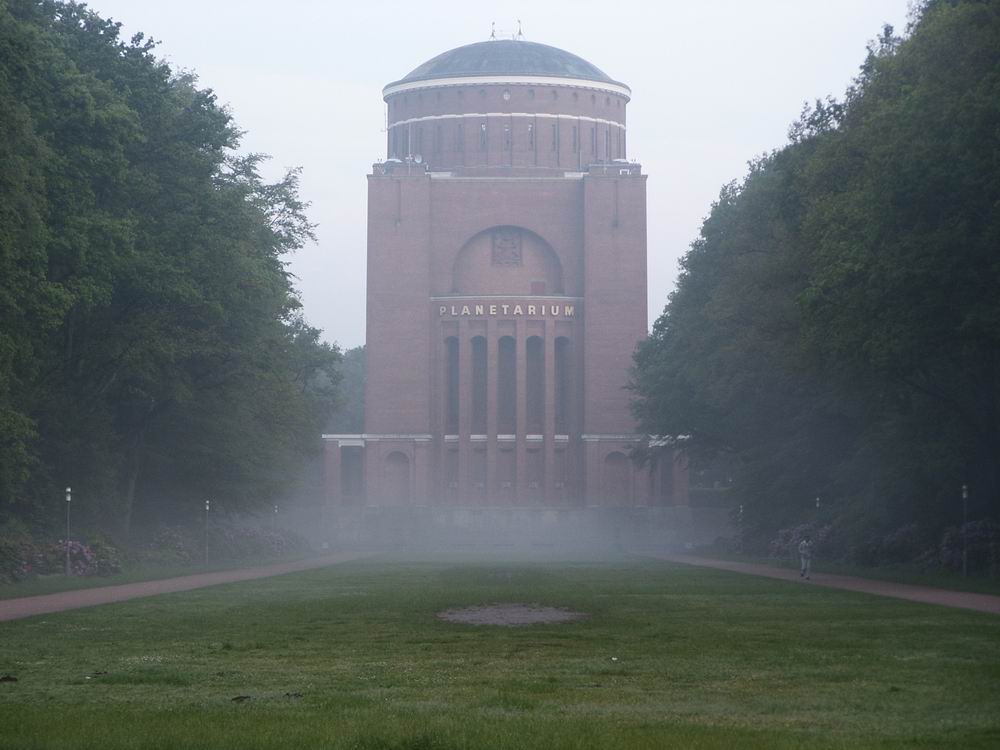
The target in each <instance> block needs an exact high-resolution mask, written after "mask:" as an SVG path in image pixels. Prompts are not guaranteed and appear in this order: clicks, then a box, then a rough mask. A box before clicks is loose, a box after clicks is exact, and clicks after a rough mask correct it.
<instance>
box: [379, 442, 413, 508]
mask: <svg viewBox="0 0 1000 750" xmlns="http://www.w3.org/2000/svg"><path fill="white" fill-rule="evenodd" d="M383 490H384V496H385V502H386V504H387V505H408V504H409V502H410V459H409V457H408V456H407V455H406V454H405V453H403V452H402V451H393V452H392V453H390V454H389V455H388V456H386V457H385V473H384V482H383Z"/></svg>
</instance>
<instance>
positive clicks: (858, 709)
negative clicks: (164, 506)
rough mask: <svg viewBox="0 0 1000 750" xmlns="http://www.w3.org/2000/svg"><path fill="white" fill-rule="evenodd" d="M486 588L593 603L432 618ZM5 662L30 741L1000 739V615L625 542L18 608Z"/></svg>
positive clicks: (821, 742)
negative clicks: (647, 555)
mask: <svg viewBox="0 0 1000 750" xmlns="http://www.w3.org/2000/svg"><path fill="white" fill-rule="evenodd" d="M489 602H528V603H540V604H550V605H557V606H567V607H571V608H574V609H577V610H582V611H584V612H587V613H588V614H589V617H588V618H587V619H585V620H583V621H578V622H572V623H567V624H561V625H535V626H529V627H522V628H498V627H489V626H480V627H473V626H464V625H457V624H450V623H445V622H442V621H440V620H438V619H437V618H436V617H435V613H436V612H437V611H439V610H441V609H445V608H449V607H456V606H465V605H471V604H481V603H489ZM612 657H615V658H616V659H617V660H616V661H614V660H612ZM2 673H10V674H12V675H15V676H16V677H17V678H18V681H17V682H12V683H0V747H4V748H18V750H29V749H31V748H74V749H76V748H83V749H85V748H95V749H96V748H101V750H112V749H114V748H147V747H148V748H175V747H177V748H222V749H226V748H233V749H234V750H235V749H237V748H238V749H239V750H252V749H254V748H289V749H291V748H295V749H298V748H341V747H343V748H362V749H372V750H375V749H386V750H388V749H390V748H397V749H399V750H404V749H407V748H408V749H410V750H436V749H450V748H510V749H511V750H514V749H520V748H546V749H548V748H600V749H601V750H607V749H610V748H665V747H677V748H727V749H728V748H743V747H750V748H788V747H808V748H827V747H837V748H858V747H880V748H889V747H901V748H902V747H906V748H914V747H920V748H940V747H956V748H980V747H981V748H995V747H998V746H1000V618H997V617H995V616H991V615H986V614H979V613H973V612H965V611H959V610H951V609H946V608H943V607H932V606H929V605H920V604H914V603H909V602H903V601H895V600H891V599H881V598H875V597H869V596H865V595H861V594H852V593H847V592H838V591H834V590H830V589H824V588H819V587H812V586H810V585H808V584H799V583H798V582H796V583H787V582H782V581H772V580H767V579H762V578H754V577H750V576H742V575H738V574H732V573H725V572H720V571H710V570H704V569H698V568H689V567H684V566H678V565H672V564H669V563H665V562H653V561H644V560H637V559H627V558H621V559H618V560H612V561H606V562H599V563H598V562H593V563H559V562H534V563H505V562H502V561H490V562H483V563H472V562H467V561H461V560H458V559H451V560H445V561H439V562H427V561H424V562H407V561H402V560H389V559H381V560H377V561H359V562H353V563H346V564H343V565H339V566H336V567H332V568H328V569H324V570H317V571H309V572H305V573H296V574H292V575H286V576H281V577H277V578H270V579H266V580H260V581H251V582H245V583H239V584H231V585H226V586H218V587H213V588H208V589H202V590H199V591H194V592H187V593H183V594H171V595H166V596H160V597H153V598H149V599H143V600H137V601H132V602H126V603H122V604H115V605H107V606H102V607H95V608H91V609H83V610H77V611H74V612H68V613H64V614H60V615H44V616H40V617H35V618H30V619H26V620H20V621H15V622H8V623H0V674H2ZM240 695H245V696H250V699H249V700H247V701H245V702H242V703H234V702H233V701H232V698H233V697H235V696H240Z"/></svg>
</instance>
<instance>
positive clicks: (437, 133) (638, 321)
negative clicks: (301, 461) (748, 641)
mask: <svg viewBox="0 0 1000 750" xmlns="http://www.w3.org/2000/svg"><path fill="white" fill-rule="evenodd" d="M630 95H631V92H630V89H629V88H628V86H626V85H625V84H623V83H620V82H617V81H615V80H612V79H611V78H610V77H608V76H607V75H606V74H605V73H603V72H602V71H601V70H600V69H598V68H597V67H595V66H594V65H592V64H590V63H589V62H587V61H585V60H583V59H581V58H579V57H577V56H575V55H572V54H570V53H568V52H565V51H563V50H560V49H556V48H554V47H549V46H546V45H542V44H536V43H532V42H526V41H521V40H491V41H487V42H482V43H478V44H470V45H467V46H464V47H459V48H457V49H453V50H451V51H449V52H445V53H444V54H442V55H439V56H437V57H435V58H433V59H432V60H430V61H428V62H426V63H424V64H423V65H421V66H419V67H418V68H416V69H415V70H414V71H413V72H411V73H410V74H409V75H407V76H406V77H405V78H402V79H400V80H398V81H395V82H393V83H390V84H389V85H388V86H386V87H385V89H383V97H384V99H385V102H386V106H387V111H388V115H387V116H388V121H387V124H388V127H387V141H388V142H387V158H386V160H385V161H382V162H379V163H377V164H375V165H374V168H373V171H372V174H370V175H369V176H368V308H367V345H366V398H365V410H366V415H365V432H364V434H361V435H324V440H325V441H326V466H327V495H328V497H327V501H328V505H329V507H330V509H331V512H332V513H333V514H334V517H336V518H338V519H340V527H341V528H343V526H344V519H346V518H348V517H350V518H354V519H357V518H358V517H359V513H360V514H361V515H366V516H367V517H368V518H369V520H370V519H371V518H372V517H373V515H374V516H378V515H381V516H385V515H386V510H387V509H389V508H399V507H400V506H405V507H406V508H409V509H410V510H409V512H408V514H406V517H407V518H408V519H410V521H409V522H415V521H413V519H415V518H418V516H419V515H420V514H419V513H417V511H418V509H425V512H424V513H423V515H424V516H427V517H428V518H433V519H436V521H435V522H436V523H439V524H445V525H447V524H451V523H457V524H458V525H459V526H461V525H462V524H463V523H467V522H468V519H469V518H470V517H473V516H470V515H469V511H476V513H475V514H474V517H475V518H476V519H478V520H477V523H479V524H481V525H484V526H489V525H491V524H495V523H500V522H501V521H499V520H498V519H502V518H508V519H509V518H510V513H509V511H510V510H512V509H516V510H518V511H524V512H528V513H529V514H530V512H532V511H535V512H537V511H545V513H544V517H545V518H546V519H548V520H549V521H553V519H556V520H555V521H554V523H559V521H558V518H559V517H560V513H562V515H564V516H565V515H566V514H567V513H570V512H579V511H581V510H585V509H595V508H597V509H608V508H629V509H648V508H655V507H677V506H682V507H683V506H686V505H687V474H686V470H685V466H684V464H683V460H682V459H681V458H674V459H673V460H668V461H660V462H659V464H658V465H657V466H656V468H655V470H652V471H650V470H649V469H640V468H638V467H636V466H635V465H634V464H633V462H632V461H631V460H630V459H629V456H628V452H629V450H630V449H631V448H632V447H633V446H635V445H636V444H637V443H639V441H641V440H642V439H643V438H642V437H641V436H639V435H636V434H635V426H634V423H633V420H632V418H631V416H630V414H629V408H628V401H629V394H628V392H627V391H626V390H625V385H626V383H627V381H628V369H629V367H630V365H631V362H632V353H633V350H634V349H635V346H636V344H637V342H638V341H639V340H640V339H642V338H643V337H644V336H645V335H646V325H647V311H646V176H645V175H643V174H641V170H640V166H639V165H638V164H636V163H634V162H631V161H629V160H628V158H627V155H626V154H627V151H626V143H627V136H626V133H627V131H626V108H627V105H628V103H629V99H630ZM646 439H647V440H648V437H647V438H646ZM505 510H506V511H508V512H507V513H506V515H504V514H502V513H501V514H499V515H498V514H497V512H499V511H505ZM456 511H460V512H456ZM550 511H556V512H555V513H552V512H550ZM484 512H485V515H484ZM396 515H397V517H398V516H399V514H398V513H397V514H396ZM456 519H458V520H457V521H456ZM461 519H466V520H465V521H463V520H461Z"/></svg>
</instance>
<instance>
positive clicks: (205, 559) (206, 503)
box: [203, 500, 212, 568]
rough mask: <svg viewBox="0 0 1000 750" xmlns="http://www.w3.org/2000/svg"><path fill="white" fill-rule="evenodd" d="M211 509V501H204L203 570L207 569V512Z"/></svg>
mask: <svg viewBox="0 0 1000 750" xmlns="http://www.w3.org/2000/svg"><path fill="white" fill-rule="evenodd" d="M211 507H212V501H211V500H206V501H205V529H204V531H205V548H204V560H203V567H205V568H207V567H208V511H209V510H210V509H211Z"/></svg>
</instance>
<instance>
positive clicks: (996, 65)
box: [634, 0, 1000, 554]
mask: <svg viewBox="0 0 1000 750" xmlns="http://www.w3.org/2000/svg"><path fill="white" fill-rule="evenodd" d="M789 135H790V138H791V141H792V142H791V143H790V144H789V145H788V146H786V147H785V148H784V149H781V150H780V151H778V152H776V153H773V154H771V155H768V156H766V157H764V158H761V159H759V160H758V161H756V162H754V163H753V164H751V169H750V172H749V175H748V176H747V178H746V179H745V180H744V181H743V183H742V184H739V185H735V184H734V185H730V186H727V187H726V188H725V189H724V190H723V192H722V194H721V196H720V198H719V201H718V202H717V203H716V204H715V205H714V207H713V210H712V212H711V215H710V216H709V218H708V219H707V220H706V222H705V224H704V226H703V228H702V232H701V237H700V238H699V239H698V240H697V241H696V242H695V243H694V244H693V246H692V248H691V250H690V252H689V253H688V254H687V256H686V257H685V259H684V262H683V272H682V276H681V279H680V283H679V286H678V289H677V291H676V292H675V293H674V294H673V296H672V297H671V299H670V301H669V303H668V305H667V308H666V310H665V311H664V313H663V315H662V317H661V318H660V319H659V320H658V321H657V323H656V325H655V327H654V331H653V335H652V336H651V337H650V339H649V340H648V341H646V342H645V343H644V344H643V345H642V346H641V347H640V350H639V352H638V354H637V357H636V366H635V371H634V372H635V374H634V388H635V391H636V400H635V413H636V415H637V417H638V418H639V420H640V422H641V423H642V425H643V427H644V428H645V429H646V430H648V431H649V432H651V433H653V434H690V435H692V436H693V440H692V441H691V445H692V449H693V450H694V451H695V453H696V454H697V453H699V452H700V453H701V454H707V455H715V454H717V453H719V452H720V451H726V452H729V453H731V454H732V455H733V457H734V463H735V464H736V467H737V468H736V488H737V489H738V490H739V492H738V494H739V496H740V497H741V499H742V500H743V501H744V502H745V503H746V506H747V507H746V512H745V514H744V522H745V528H746V530H747V532H748V534H749V535H750V536H751V537H754V536H755V535H756V536H757V538H758V539H759V540H762V539H764V538H765V536H766V535H767V534H768V533H770V532H773V530H775V529H778V528H782V527H787V526H790V525H794V524H796V523H800V522H803V521H811V520H814V517H815V516H816V515H817V514H819V515H821V516H822V517H823V518H824V519H826V521H832V522H833V523H834V524H835V526H836V527H837V530H838V534H837V536H839V537H840V538H841V539H847V540H849V539H856V540H858V541H859V543H860V541H861V536H862V535H863V534H865V533H869V532H868V530H871V529H876V530H880V531H878V533H885V532H887V531H889V530H891V529H896V528H900V527H904V526H907V525H908V524H917V526H918V528H919V529H921V533H922V534H923V535H924V537H925V540H926V541H930V540H936V539H939V538H940V532H941V530H942V528H943V527H945V526H948V525H953V524H955V523H956V522H960V521H961V507H960V500H959V498H960V486H961V485H962V484H963V483H967V484H968V485H969V487H970V493H971V495H970V515H971V516H972V517H987V516H994V517H995V516H996V514H997V512H998V511H1000V462H998V461H997V460H996V457H997V456H998V455H1000V255H998V254H997V248H998V247H1000V6H998V5H997V4H996V3H990V2H978V1H975V0H967V1H964V0H957V1H955V2H931V3H926V4H925V5H924V6H923V7H922V8H920V9H919V10H918V14H917V16H916V18H915V20H914V22H913V24H912V25H911V27H910V29H909V30H908V33H907V35H906V37H905V38H900V37H898V36H896V35H894V33H893V31H892V29H891V28H886V29H884V30H883V33H882V35H881V36H880V37H879V38H878V39H877V40H876V41H875V42H874V43H873V44H872V45H871V46H870V48H869V52H868V57H867V59H866V61H865V63H864V64H863V66H862V68H861V73H860V75H859V76H858V78H857V80H856V81H855V83H854V85H853V86H852V87H851V89H850V90H849V91H848V92H847V95H846V97H845V99H844V101H843V102H837V101H834V100H830V99H828V100H826V101H818V102H817V103H816V105H815V106H814V107H809V108H807V109H806V110H805V111H804V112H803V115H802V118H801V119H800V120H799V122H798V123H796V124H795V125H793V127H792V128H791V130H790V133H789ZM816 496H822V497H824V498H825V500H826V502H825V503H824V505H823V509H821V510H820V511H817V510H816V508H815V503H814V501H813V498H814V497H816ZM847 546H848V547H849V546H850V545H849V544H848V545H847ZM844 552H845V554H850V549H845V550H844Z"/></svg>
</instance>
